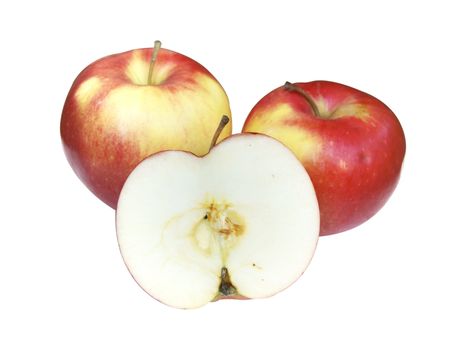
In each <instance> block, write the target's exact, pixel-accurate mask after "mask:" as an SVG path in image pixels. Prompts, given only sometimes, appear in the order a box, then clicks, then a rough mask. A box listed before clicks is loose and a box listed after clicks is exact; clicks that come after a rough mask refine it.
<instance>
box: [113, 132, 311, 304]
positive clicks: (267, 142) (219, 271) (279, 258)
mask: <svg viewBox="0 0 455 350" xmlns="http://www.w3.org/2000/svg"><path fill="white" fill-rule="evenodd" d="M318 236H319V210H318V204H317V200H316V196H315V193H314V189H313V186H312V183H311V181H310V178H309V177H308V175H307V173H306V171H305V169H304V168H303V167H302V165H301V164H300V162H299V161H298V160H297V159H296V158H295V156H294V155H293V154H292V153H291V151H289V150H288V149H287V148H286V147H285V146H283V145H282V144H281V143H279V142H278V141H275V140H274V139H272V138H270V137H267V136H262V135H254V134H241V135H237V136H233V137H230V138H228V139H226V140H225V141H223V142H221V143H220V144H218V145H217V146H215V147H214V148H213V149H212V150H211V152H210V153H209V154H208V155H206V156H205V157H203V158H199V157H196V156H194V155H193V154H191V153H186V152H180V151H166V152H161V153H159V154H156V155H153V156H151V157H149V158H147V159H145V160H144V161H142V162H141V163H140V164H139V165H138V166H137V167H136V168H135V170H134V171H133V172H132V173H131V174H130V176H129V177H128V179H127V181H126V183H125V185H124V187H123V189H122V192H121V194H120V198H119V202H118V207H117V237H118V242H119V247H120V250H121V253H122V256H123V259H124V261H125V264H126V265H127V267H128V269H129V271H130V273H131V274H132V276H133V277H134V279H135V280H136V282H137V283H138V284H139V285H140V286H141V287H142V288H143V289H144V290H145V291H146V292H147V293H149V294H150V295H151V296H153V297H154V298H156V299H158V300H160V301H161V302H163V303H165V304H168V305H171V306H174V307H178V308H195V307H200V306H202V305H204V304H206V303H207V302H210V301H212V300H216V299H219V298H220V297H235V296H241V297H245V298H262V297H267V296H271V295H273V294H275V293H277V292H279V291H281V290H283V289H285V288H286V287H288V286H289V285H290V284H292V283H293V282H294V281H295V280H296V279H297V278H298V277H299V276H300V275H301V274H302V273H303V271H304V270H305V269H306V267H307V265H308V264H309V262H310V260H311V257H312V256H313V253H314V250H315V247H316V243H317V239H318Z"/></svg>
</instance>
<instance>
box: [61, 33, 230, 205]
mask: <svg viewBox="0 0 455 350" xmlns="http://www.w3.org/2000/svg"><path fill="white" fill-rule="evenodd" d="M230 113H231V112H230V107H229V101H228V98H227V96H226V93H225V91H224V90H223V88H222V87H221V85H220V84H219V83H218V81H217V80H216V79H215V78H214V77H213V75H212V74H211V73H210V72H209V71H208V70H207V69H205V68H204V67H203V66H202V65H200V64H199V63H197V62H195V61H193V60H192V59H190V58H188V57H186V56H184V55H182V54H179V53H176V52H173V51H170V50H166V49H160V42H159V41H157V42H156V43H155V47H154V48H153V49H151V48H146V49H137V50H132V51H128V52H124V53H119V54H114V55H110V56H107V57H104V58H101V59H99V60H97V61H95V62H93V63H92V64H90V65H89V66H88V67H87V68H85V69H84V70H83V71H82V72H81V73H80V74H79V76H78V77H77V78H76V80H75V81H74V83H73V85H72V87H71V89H70V91H69V93H68V97H67V98H66V101H65V104H64V107H63V112H62V118H61V125H60V130H61V138H62V142H63V146H64V151H65V154H66V157H67V159H68V161H69V163H70V165H71V166H72V168H73V169H74V171H75V172H76V174H77V176H78V177H79V178H80V179H81V180H82V182H83V183H85V185H86V186H87V187H88V188H89V189H90V190H91V191H92V192H93V193H94V194H95V195H96V196H98V197H99V198H100V199H101V200H102V201H104V202H105V203H106V204H108V205H109V206H111V207H113V208H115V207H116V205H117V200H118V196H119V193H120V190H121V188H122V186H123V183H124V182H125V180H126V178H127V176H128V174H129V173H130V172H131V171H132V170H133V169H134V167H135V166H136V165H137V164H138V163H139V162H140V161H141V160H142V159H144V158H146V157H147V156H149V155H151V154H154V153H157V152H160V151H163V150H183V151H188V152H192V153H194V154H196V155H203V154H205V153H206V152H207V149H208V147H209V145H210V141H211V136H212V134H213V130H214V129H215V128H216V126H217V125H218V122H219V116H220V115H223V114H225V115H230ZM231 130H232V129H231V125H230V124H229V125H228V126H227V127H226V128H224V130H223V132H222V134H221V135H220V139H219V140H220V141H221V140H222V139H224V138H226V137H227V136H229V135H230V134H231Z"/></svg>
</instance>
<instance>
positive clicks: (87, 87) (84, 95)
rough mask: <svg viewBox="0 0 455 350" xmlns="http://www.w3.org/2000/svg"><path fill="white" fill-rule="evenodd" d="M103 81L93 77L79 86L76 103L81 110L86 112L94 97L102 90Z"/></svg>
mask: <svg viewBox="0 0 455 350" xmlns="http://www.w3.org/2000/svg"><path fill="white" fill-rule="evenodd" d="M102 85H103V84H102V82H101V79H100V78H98V77H97V76H93V77H91V78H89V79H87V80H86V81H84V82H83V83H81V85H79V88H78V89H77V91H76V94H75V96H76V101H77V104H78V106H79V108H80V109H81V110H85V109H86V108H87V107H88V106H89V105H90V102H91V101H92V99H93V97H94V96H95V95H96V94H97V93H98V91H100V90H101V87H102Z"/></svg>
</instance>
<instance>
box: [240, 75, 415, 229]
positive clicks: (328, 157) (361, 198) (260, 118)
mask: <svg viewBox="0 0 455 350" xmlns="http://www.w3.org/2000/svg"><path fill="white" fill-rule="evenodd" d="M243 132H254V133H262V134H266V135H269V136H271V137H273V138H275V139H277V140H279V141H281V142H282V143H284V144H285V145H286V146H288V147H289V148H290V149H291V150H292V151H293V152H294V154H295V155H296V156H297V157H298V158H299V160H300V161H301V162H302V164H303V165H304V167H305V168H306V169H307V171H308V173H309V175H310V178H311V179H312V181H313V184H314V187H315V190H316V195H317V197H318V201H319V207H320V214H321V233H320V234H321V235H329V234H333V233H338V232H341V231H345V230H348V229H351V228H353V227H356V226H357V225H360V224H361V223H363V222H364V221H366V220H368V219H369V218H371V217H372V216H373V215H374V214H375V213H376V212H377V211H378V210H379V209H381V207H382V206H383V205H384V204H385V202H386V201H387V199H388V198H389V197H390V195H391V194H392V192H393V190H394V189H395V187H396V185H397V183H398V179H399V176H400V171H401V166H402V163H403V159H404V155H405V148H406V144H405V136H404V133H403V129H402V127H401V125H400V122H399V121H398V119H397V117H396V116H395V114H394V113H393V112H392V111H391V110H390V109H389V108H388V107H387V106H386V105H385V104H384V103H382V102H381V101H379V100H378V99H377V98H375V97H373V96H371V95H369V94H367V93H365V92H362V91H359V90H356V89H354V88H352V87H349V86H346V85H342V84H338V83H334V82H329V81H313V82H309V83H295V84H290V83H286V84H285V85H284V86H281V87H279V88H277V89H275V90H273V91H272V92H270V93H269V94H268V95H266V96H265V97H264V98H262V99H261V100H260V101H259V102H258V103H257V104H256V106H255V107H254V108H253V110H252V111H251V112H250V114H249V116H248V118H247V120H246V121H245V125H244V127H243Z"/></svg>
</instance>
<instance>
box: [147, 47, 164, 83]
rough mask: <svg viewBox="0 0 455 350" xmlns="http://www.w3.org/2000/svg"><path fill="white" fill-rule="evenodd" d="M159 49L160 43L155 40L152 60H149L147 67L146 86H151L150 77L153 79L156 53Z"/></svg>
mask: <svg viewBox="0 0 455 350" xmlns="http://www.w3.org/2000/svg"><path fill="white" fill-rule="evenodd" d="M160 48H161V41H159V40H155V45H154V46H153V53H152V58H151V59H150V66H149V76H148V78H147V84H148V85H152V77H153V68H154V67H155V61H156V58H157V57H158V51H160Z"/></svg>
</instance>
